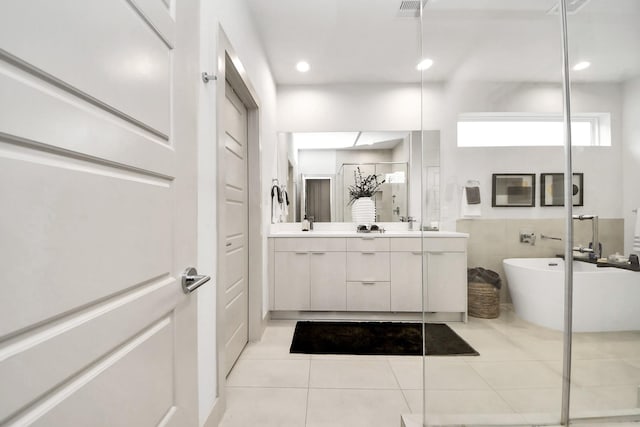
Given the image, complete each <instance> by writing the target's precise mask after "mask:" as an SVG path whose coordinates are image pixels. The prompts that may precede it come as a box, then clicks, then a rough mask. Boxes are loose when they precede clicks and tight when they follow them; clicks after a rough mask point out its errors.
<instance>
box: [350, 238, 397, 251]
mask: <svg viewBox="0 0 640 427" xmlns="http://www.w3.org/2000/svg"><path fill="white" fill-rule="evenodd" d="M347 251H355V252H361V251H364V252H388V251H389V238H388V237H374V236H363V237H349V238H347Z"/></svg>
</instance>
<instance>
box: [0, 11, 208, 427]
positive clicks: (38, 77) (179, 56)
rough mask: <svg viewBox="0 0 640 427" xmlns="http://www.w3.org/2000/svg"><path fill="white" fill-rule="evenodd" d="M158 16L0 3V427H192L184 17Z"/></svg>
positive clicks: (191, 211) (187, 23) (191, 114)
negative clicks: (184, 278)
mask: <svg viewBox="0 0 640 427" xmlns="http://www.w3.org/2000/svg"><path fill="white" fill-rule="evenodd" d="M167 3H170V5H169V6H167ZM173 3H174V2H173V1H171V2H163V1H161V0H154V1H152V0H135V1H134V0H129V1H126V0H110V1H103V0H84V1H77V0H57V1H55V2H53V1H50V0H6V1H3V2H1V3H0V425H3V426H4V425H8V426H23V425H38V426H92V427H95V426H136V427H139V426H155V425H168V426H192V425H197V383H196V377H197V372H196V368H195V366H196V365H197V364H196V311H195V303H196V301H195V296H194V295H191V296H188V295H185V294H184V293H183V292H182V289H181V286H180V275H181V273H182V271H183V270H184V269H185V268H186V267H189V266H190V264H193V263H194V260H195V259H196V251H195V247H196V246H195V245H196V223H195V219H196V200H195V195H194V194H195V191H194V188H195V183H196V179H195V178H196V175H195V173H196V171H195V165H196V151H195V150H196V147H195V140H196V138H195V137H196V135H195V104H196V89H197V84H198V81H197V73H194V72H193V67H192V66H191V65H193V64H195V63H196V60H197V57H196V54H197V52H196V50H197V28H195V29H193V22H197V2H195V1H191V0H181V1H177V2H175V4H173Z"/></svg>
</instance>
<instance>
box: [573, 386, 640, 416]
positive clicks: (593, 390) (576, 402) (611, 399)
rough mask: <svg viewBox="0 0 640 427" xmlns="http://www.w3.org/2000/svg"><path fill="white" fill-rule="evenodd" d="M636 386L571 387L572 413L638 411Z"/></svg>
mask: <svg viewBox="0 0 640 427" xmlns="http://www.w3.org/2000/svg"><path fill="white" fill-rule="evenodd" d="M638 403H639V402H638V386H637V385H622V386H607V387H601V386H598V387H575V386H574V387H572V388H571V410H572V413H573V412H574V411H575V412H584V411H615V410H620V409H638Z"/></svg>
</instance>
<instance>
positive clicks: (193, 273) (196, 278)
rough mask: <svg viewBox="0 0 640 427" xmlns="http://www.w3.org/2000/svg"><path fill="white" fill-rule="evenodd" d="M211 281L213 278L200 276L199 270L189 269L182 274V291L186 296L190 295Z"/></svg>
mask: <svg viewBox="0 0 640 427" xmlns="http://www.w3.org/2000/svg"><path fill="white" fill-rule="evenodd" d="M209 280H211V277H209V276H205V275H198V270H196V269H195V268H194V267H189V268H187V269H186V270H185V271H184V273H182V291H183V292H184V293H185V294H190V293H191V292H193V291H195V290H196V289H198V288H199V287H200V286H202V285H204V284H205V283H207V282H208V281H209Z"/></svg>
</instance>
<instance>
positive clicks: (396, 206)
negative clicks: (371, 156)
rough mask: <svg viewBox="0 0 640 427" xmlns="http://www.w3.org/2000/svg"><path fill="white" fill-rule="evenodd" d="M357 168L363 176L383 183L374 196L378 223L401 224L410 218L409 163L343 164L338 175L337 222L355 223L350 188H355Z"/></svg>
mask: <svg viewBox="0 0 640 427" xmlns="http://www.w3.org/2000/svg"><path fill="white" fill-rule="evenodd" d="M358 169H359V170H360V172H361V173H362V175H363V176H367V175H376V176H377V177H378V180H379V181H382V180H384V184H382V185H381V186H380V189H379V191H377V192H376V194H375V195H374V197H372V199H373V201H374V203H375V206H376V222H400V221H406V219H407V218H408V216H409V214H408V197H409V183H408V180H407V176H408V169H409V165H408V163H407V162H378V163H343V164H342V165H340V167H339V168H338V172H337V174H336V184H337V197H336V205H337V206H336V215H337V218H336V220H337V221H340V222H352V221H353V219H352V217H351V203H349V201H350V196H349V186H350V185H353V182H354V176H355V174H356V173H357V171H358Z"/></svg>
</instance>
